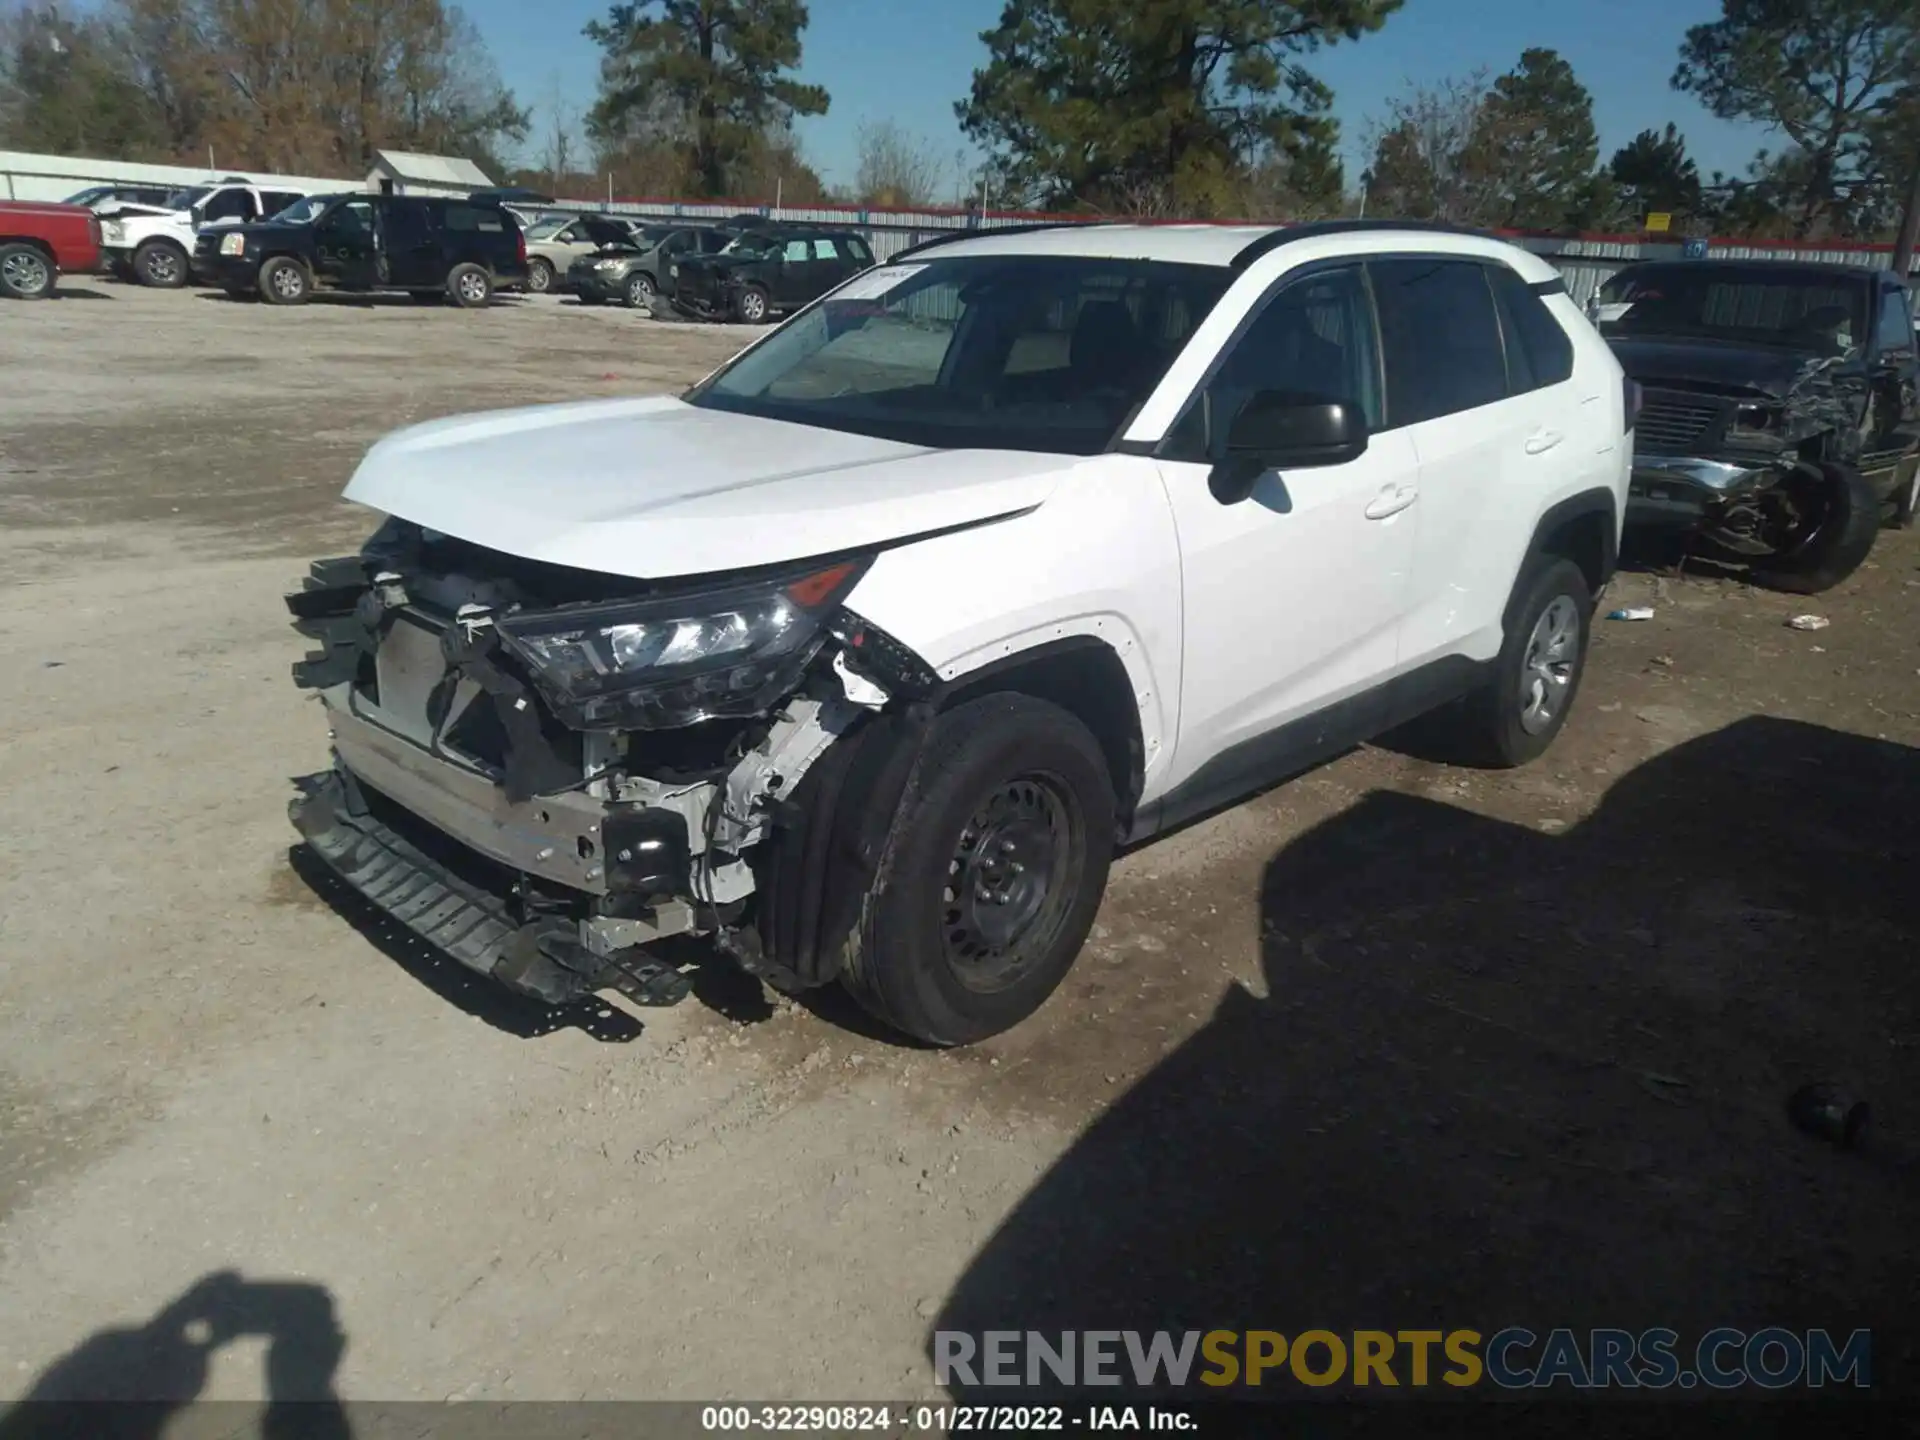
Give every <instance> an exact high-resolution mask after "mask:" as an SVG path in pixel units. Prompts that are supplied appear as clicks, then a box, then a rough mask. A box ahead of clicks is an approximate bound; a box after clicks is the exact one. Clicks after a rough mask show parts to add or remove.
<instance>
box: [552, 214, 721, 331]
mask: <svg viewBox="0 0 1920 1440" xmlns="http://www.w3.org/2000/svg"><path fill="white" fill-rule="evenodd" d="M736 238H737V232H735V231H732V230H722V229H719V228H717V227H715V226H711V225H647V226H643V227H642V228H641V230H640V233H639V234H638V235H636V236H634V237H633V238H632V239H630V240H622V241H616V242H615V243H613V244H611V245H607V246H603V247H602V248H601V249H599V250H597V251H596V252H594V253H593V254H591V255H582V256H581V257H580V258H579V259H578V260H576V261H574V262H573V265H572V268H570V269H569V270H568V271H567V286H568V288H570V289H571V290H572V291H573V292H574V293H575V294H576V295H578V296H579V297H580V299H581V301H582V302H583V303H585V304H589V305H592V304H597V303H599V302H600V301H603V300H614V301H620V302H622V303H624V304H626V305H629V306H631V307H632V308H634V309H636V310H650V309H652V308H653V297H654V296H656V295H662V294H666V293H667V292H669V291H670V290H671V289H672V288H673V267H674V266H675V265H677V264H679V263H680V261H681V260H683V259H685V258H686V257H688V256H689V255H717V254H719V253H720V252H721V251H722V250H724V249H726V248H727V246H729V245H731V244H732V243H733V242H734V240H735V239H736Z"/></svg>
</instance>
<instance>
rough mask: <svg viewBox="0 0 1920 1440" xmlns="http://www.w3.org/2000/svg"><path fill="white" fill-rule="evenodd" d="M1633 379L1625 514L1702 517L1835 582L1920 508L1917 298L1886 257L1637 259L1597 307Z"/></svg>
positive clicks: (1761, 568) (1767, 563) (1701, 534)
mask: <svg viewBox="0 0 1920 1440" xmlns="http://www.w3.org/2000/svg"><path fill="white" fill-rule="evenodd" d="M1593 314H1594V318H1595V320H1596V321H1597V322H1598V324H1599V326H1600V330H1601V333H1602V334H1603V335H1605V336H1606V337H1607V339H1608V341H1609V342H1610V343H1611V344H1612V346H1613V349H1614V353H1615V354H1616V355H1617V356H1618V357H1619V359H1620V364H1621V366H1622V367H1623V368H1624V369H1625V370H1626V372H1627V376H1628V378H1629V379H1631V380H1634V381H1636V382H1638V384H1639V386H1640V392H1641V403H1640V410H1639V415H1638V418H1637V420H1636V421H1635V424H1634V461H1633V488H1632V493H1631V495H1630V497H1629V500H1628V505H1627V523H1628V525H1629V526H1632V527H1636V528H1640V529H1643V530H1645V529H1649V528H1652V527H1659V526H1665V527H1670V528H1678V529H1681V530H1684V531H1688V532H1691V533H1692V534H1693V535H1694V536H1697V537H1698V538H1699V539H1701V540H1704V541H1705V542H1706V543H1707V545H1708V547H1709V548H1710V549H1712V550H1713V551H1715V552H1718V553H1719V554H1721V555H1723V556H1725V557H1727V558H1731V559H1735V560H1738V561H1743V562H1745V563H1746V564H1748V565H1749V566H1750V567H1751V569H1752V573H1753V575H1754V578H1755V579H1756V580H1758V581H1760V582H1761V583H1763V584H1767V585H1771V586H1773V587H1774V588H1776V589H1781V590H1791V591H1797V592H1799V593H1803V594H1812V593H1814V592H1817V591H1821V590H1825V589H1828V588H1829V587H1831V586H1833V585H1837V584H1839V583H1840V581H1842V580H1844V579H1845V578H1846V577H1847V576H1848V575H1850V574H1852V573H1853V571H1854V570H1856V569H1857V568H1858V567H1859V566H1860V563H1861V562H1862V561H1864V560H1865V559H1866V558H1867V555H1868V553H1869V552H1870V551H1871V550H1872V548H1873V544H1874V539H1875V536H1876V534H1877V533H1878V531H1879V528H1880V526H1881V525H1882V524H1883V523H1885V522H1887V521H1889V520H1892V521H1894V522H1895V523H1898V524H1901V525H1911V524H1913V523H1914V521H1915V517H1916V513H1920V396H1916V390H1915V386H1916V381H1917V380H1920V368H1917V367H1916V360H1915V335H1914V321H1913V302H1912V298H1911V296H1910V295H1909V293H1908V288H1907V286H1906V284H1905V283H1904V282H1903V281H1902V280H1901V279H1900V278H1899V277H1898V276H1897V275H1894V274H1893V273H1891V272H1890V271H1885V270H1869V269H1866V268H1865V267H1861V266H1852V265H1830V264H1816V263H1811V262H1799V261H1766V260H1682V261H1673V262H1655V263H1649V264H1640V265H1631V266H1628V267H1627V268H1626V269H1624V270H1622V271H1620V272H1619V273H1618V274H1616V275H1614V276H1613V277H1612V278H1611V279H1609V280H1608V281H1607V283H1606V285H1605V286H1603V287H1602V289H1601V291H1600V294H1599V295H1598V297H1596V302H1595V305H1594V307H1593Z"/></svg>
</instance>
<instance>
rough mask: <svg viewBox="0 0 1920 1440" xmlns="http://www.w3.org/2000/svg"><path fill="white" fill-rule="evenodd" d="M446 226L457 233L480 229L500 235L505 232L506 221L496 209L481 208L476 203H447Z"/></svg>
mask: <svg viewBox="0 0 1920 1440" xmlns="http://www.w3.org/2000/svg"><path fill="white" fill-rule="evenodd" d="M446 226H447V229H449V230H452V231H454V232H455V233H457V234H470V233H473V232H475V231H480V232H484V233H486V234H490V235H501V234H505V233H506V228H507V222H506V219H505V218H504V217H503V216H502V215H501V213H500V212H499V211H498V210H483V209H481V208H480V207H479V206H477V205H449V206H448V207H447V210H446Z"/></svg>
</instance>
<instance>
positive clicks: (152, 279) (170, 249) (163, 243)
mask: <svg viewBox="0 0 1920 1440" xmlns="http://www.w3.org/2000/svg"><path fill="white" fill-rule="evenodd" d="M133 274H134V278H135V279H136V280H138V281H139V282H140V283H141V284H142V285H151V286H152V287H153V288H154V289H156V290H178V289H179V288H180V287H181V286H182V285H185V284H186V283H187V252H186V251H184V250H182V249H181V248H180V247H179V246H178V245H176V244H174V243H173V242H172V241H171V240H149V241H147V243H146V244H144V245H142V246H141V247H140V248H139V249H138V250H136V251H134V252H133Z"/></svg>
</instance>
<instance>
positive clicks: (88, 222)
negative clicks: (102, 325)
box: [0, 200, 100, 300]
mask: <svg viewBox="0 0 1920 1440" xmlns="http://www.w3.org/2000/svg"><path fill="white" fill-rule="evenodd" d="M99 268H100V217H99V216H98V215H96V214H94V213H93V211H91V210H89V209H87V207H86V206H84V205H42V204H38V203H36V202H34V201H31V200H0V295H6V296H9V297H11V298H12V299H15V300H39V299H42V298H43V297H45V296H48V295H51V294H52V293H53V286H54V282H55V280H57V279H58V278H59V275H60V272H61V271H63V270H64V271H66V272H67V273H68V274H70V275H71V274H75V273H78V274H83V275H84V274H87V273H89V272H90V271H94V270H98V269H99Z"/></svg>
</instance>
